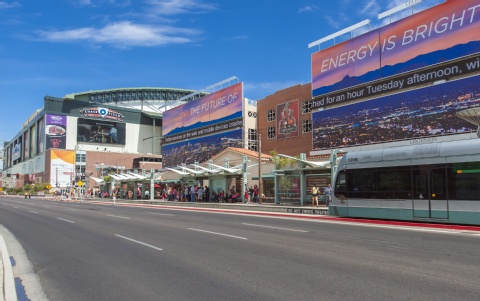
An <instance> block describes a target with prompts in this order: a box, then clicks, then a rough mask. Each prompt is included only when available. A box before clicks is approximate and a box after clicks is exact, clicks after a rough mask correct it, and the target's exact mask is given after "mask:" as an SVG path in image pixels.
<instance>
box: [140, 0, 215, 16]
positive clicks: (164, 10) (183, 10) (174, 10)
mask: <svg viewBox="0 0 480 301" xmlns="http://www.w3.org/2000/svg"><path fill="white" fill-rule="evenodd" d="M147 3H148V4H150V6H151V8H149V11H150V12H151V13H152V14H157V15H164V16H172V15H178V14H187V13H188V14H194V13H206V12H210V11H212V10H215V9H216V6H215V5H213V4H208V3H201V2H200V1H198V0H149V1H148V2H147Z"/></svg>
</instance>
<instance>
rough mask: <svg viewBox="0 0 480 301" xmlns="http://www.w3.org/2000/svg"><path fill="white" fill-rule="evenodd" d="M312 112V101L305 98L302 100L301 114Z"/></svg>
mask: <svg viewBox="0 0 480 301" xmlns="http://www.w3.org/2000/svg"><path fill="white" fill-rule="evenodd" d="M310 112H312V101H311V100H306V101H303V102H302V114H307V113H310Z"/></svg>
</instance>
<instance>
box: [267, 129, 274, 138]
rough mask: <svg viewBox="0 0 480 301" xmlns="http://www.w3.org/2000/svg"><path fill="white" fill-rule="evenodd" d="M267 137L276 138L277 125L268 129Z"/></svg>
mask: <svg viewBox="0 0 480 301" xmlns="http://www.w3.org/2000/svg"><path fill="white" fill-rule="evenodd" d="M267 138H268V139H275V127H274V126H272V127H269V128H268V130H267Z"/></svg>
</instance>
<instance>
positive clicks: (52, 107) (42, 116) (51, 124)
mask: <svg viewBox="0 0 480 301" xmlns="http://www.w3.org/2000/svg"><path fill="white" fill-rule="evenodd" d="M194 92H195V91H192V90H181V89H164V88H130V89H127V88H125V89H112V90H99V91H89V92H83V93H75V94H69V95H66V96H65V97H63V98H56V97H50V96H46V97H45V98H44V105H43V108H41V109H38V110H36V111H35V112H34V113H33V114H32V115H31V116H30V117H29V118H28V119H27V120H26V121H25V122H24V123H23V125H22V129H21V130H20V131H19V133H18V134H17V135H16V136H15V137H14V138H13V139H12V140H11V141H10V142H8V143H6V144H5V146H4V156H3V158H4V169H3V184H2V186H3V187H7V188H8V187H16V188H19V187H23V186H25V185H26V184H33V183H50V185H51V187H52V188H58V189H68V188H69V187H71V186H72V185H75V183H78V181H82V180H83V182H84V185H83V186H85V187H93V186H97V185H98V184H99V183H97V182H101V179H102V175H107V174H109V173H110V172H111V171H130V172H132V173H134V171H137V172H138V171H144V170H150V169H151V168H154V169H159V168H161V144H160V138H161V136H162V115H163V112H164V111H165V110H168V109H170V108H172V107H175V106H178V105H179V104H182V103H185V102H188V101H191V100H194V99H197V98H199V97H201V96H203V95H205V94H206V93H196V94H193V93H194ZM91 179H95V180H93V181H92V180H91Z"/></svg>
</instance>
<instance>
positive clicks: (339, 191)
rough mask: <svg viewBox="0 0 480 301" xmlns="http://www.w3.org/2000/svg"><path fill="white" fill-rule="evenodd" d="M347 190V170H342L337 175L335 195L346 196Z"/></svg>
mask: <svg viewBox="0 0 480 301" xmlns="http://www.w3.org/2000/svg"><path fill="white" fill-rule="evenodd" d="M346 191H347V186H346V184H345V172H344V171H341V172H339V173H338V175H337V180H336V182H335V189H334V192H335V196H336V197H341V196H345V192H346Z"/></svg>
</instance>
